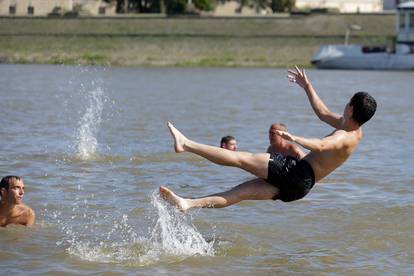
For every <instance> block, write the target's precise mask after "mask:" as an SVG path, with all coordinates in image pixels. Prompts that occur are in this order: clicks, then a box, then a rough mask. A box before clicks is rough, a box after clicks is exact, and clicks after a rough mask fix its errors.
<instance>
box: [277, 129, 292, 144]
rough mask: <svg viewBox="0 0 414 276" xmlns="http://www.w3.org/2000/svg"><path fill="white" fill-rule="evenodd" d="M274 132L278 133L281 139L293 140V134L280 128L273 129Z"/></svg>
mask: <svg viewBox="0 0 414 276" xmlns="http://www.w3.org/2000/svg"><path fill="white" fill-rule="evenodd" d="M275 132H276V134H277V135H279V136H280V137H282V138H283V139H285V140H288V141H291V142H295V138H294V136H293V135H292V134H290V133H289V132H286V131H281V130H275Z"/></svg>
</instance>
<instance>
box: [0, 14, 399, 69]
mask: <svg viewBox="0 0 414 276" xmlns="http://www.w3.org/2000/svg"><path fill="white" fill-rule="evenodd" d="M349 24H358V25H360V26H362V30H361V31H358V32H355V33H353V36H352V38H351V43H363V44H368V45H373V44H384V43H386V41H387V40H388V39H389V38H390V37H391V36H392V35H393V33H394V14H383V15H378V14H375V15H371V14H369V15H367V14H351V15H344V14H337V15H310V16H290V17H258V18H198V17H197V18H188V17H182V18H157V17H132V18H131V17H116V18H69V19H68V18H66V19H64V18H27V17H24V18H11V17H3V18H0V62H3V63H38V64H97V65H109V66H111V65H114V66H220V67H235V66H241V67H249V66H255V67H286V66H291V65H293V64H298V65H301V66H305V67H307V66H310V64H309V61H310V58H311V57H312V55H313V53H314V52H315V51H316V50H317V49H318V48H319V46H320V45H321V44H327V43H343V41H344V33H345V29H346V26H347V25H349Z"/></svg>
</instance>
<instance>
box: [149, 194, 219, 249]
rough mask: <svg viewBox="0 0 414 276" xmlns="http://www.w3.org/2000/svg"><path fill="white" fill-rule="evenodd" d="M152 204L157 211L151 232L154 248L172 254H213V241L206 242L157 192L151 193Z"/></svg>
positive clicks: (186, 218)
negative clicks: (156, 217)
mask: <svg viewBox="0 0 414 276" xmlns="http://www.w3.org/2000/svg"><path fill="white" fill-rule="evenodd" d="M152 205H153V206H154V207H155V209H156V210H157V212H158V219H157V222H156V224H155V227H154V229H153V231H152V234H151V240H152V245H153V247H154V248H158V249H160V250H162V251H165V252H166V253H169V254H173V255H203V256H204V255H208V256H213V255H214V248H213V244H214V241H212V242H207V241H206V240H205V239H204V238H203V236H202V235H201V233H200V232H199V231H198V230H197V228H196V227H195V226H194V225H193V224H192V223H191V222H189V221H188V217H185V216H183V215H182V214H179V213H178V211H177V210H176V209H175V208H172V207H171V206H170V205H167V204H166V203H165V202H164V201H162V200H161V199H160V197H159V195H158V193H154V194H153V195H152Z"/></svg>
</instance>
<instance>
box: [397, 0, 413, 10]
mask: <svg viewBox="0 0 414 276" xmlns="http://www.w3.org/2000/svg"><path fill="white" fill-rule="evenodd" d="M398 9H405V10H408V9H409V10H411V9H414V1H407V2H404V3H401V4H399V5H398Z"/></svg>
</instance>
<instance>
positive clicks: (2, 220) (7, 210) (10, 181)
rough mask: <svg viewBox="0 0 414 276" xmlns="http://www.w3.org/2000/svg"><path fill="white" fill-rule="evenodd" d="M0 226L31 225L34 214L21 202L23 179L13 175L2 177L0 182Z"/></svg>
mask: <svg viewBox="0 0 414 276" xmlns="http://www.w3.org/2000/svg"><path fill="white" fill-rule="evenodd" d="M0 195H1V200H0V226H2V227H4V226H7V225H8V224H21V225H25V226H32V225H33V224H34V222H35V218H36V215H35V213H34V211H33V210H32V209H31V208H30V207H28V206H26V205H24V204H23V203H22V199H23V195H24V183H23V180H22V179H21V178H20V177H18V176H14V175H9V176H6V177H3V179H2V180H1V182H0Z"/></svg>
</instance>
